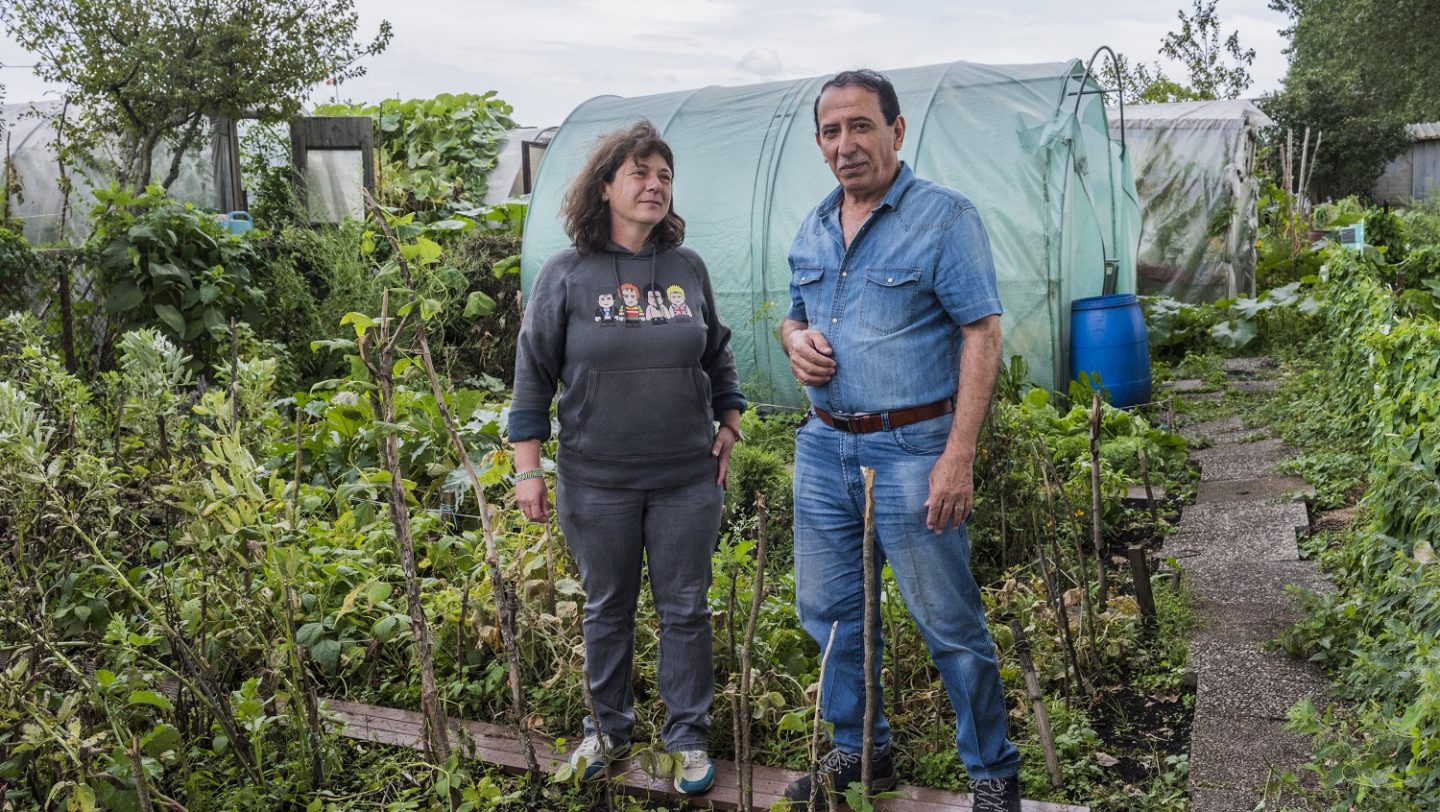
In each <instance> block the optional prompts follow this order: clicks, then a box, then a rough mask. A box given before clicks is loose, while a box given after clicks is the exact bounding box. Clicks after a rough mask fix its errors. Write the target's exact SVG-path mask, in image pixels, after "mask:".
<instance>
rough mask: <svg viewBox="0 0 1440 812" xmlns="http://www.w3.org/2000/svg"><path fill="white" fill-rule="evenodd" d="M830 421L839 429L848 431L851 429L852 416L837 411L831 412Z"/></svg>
mask: <svg viewBox="0 0 1440 812" xmlns="http://www.w3.org/2000/svg"><path fill="white" fill-rule="evenodd" d="M830 422H831V423H834V424H835V428H837V429H839V430H840V431H843V432H847V433H848V432H849V431H850V418H848V417H846V416H845V415H843V414H836V413H835V412H831V413H830Z"/></svg>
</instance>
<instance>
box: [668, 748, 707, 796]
mask: <svg viewBox="0 0 1440 812" xmlns="http://www.w3.org/2000/svg"><path fill="white" fill-rule="evenodd" d="M679 756H680V773H679V775H676V776H675V791H676V792H681V793H684V794H685V795H703V794H705V793H707V792H709V791H710V788H711V787H712V786H714V785H715V765H714V764H711V763H710V756H709V755H707V754H706V752H705V751H704V750H686V751H684V752H683V753H680V754H679Z"/></svg>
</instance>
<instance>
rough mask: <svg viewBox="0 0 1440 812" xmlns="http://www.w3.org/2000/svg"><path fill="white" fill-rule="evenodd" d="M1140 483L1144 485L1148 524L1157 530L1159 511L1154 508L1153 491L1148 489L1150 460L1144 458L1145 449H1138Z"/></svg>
mask: <svg viewBox="0 0 1440 812" xmlns="http://www.w3.org/2000/svg"><path fill="white" fill-rule="evenodd" d="M1140 481H1141V482H1144V483H1145V502H1146V503H1147V504H1148V505H1149V506H1150V522H1151V524H1154V525H1155V526H1156V527H1157V528H1158V527H1159V526H1160V511H1159V510H1157V509H1156V507H1155V490H1154V489H1153V488H1151V487H1150V460H1149V459H1148V458H1146V456H1145V449H1143V448H1142V449H1140Z"/></svg>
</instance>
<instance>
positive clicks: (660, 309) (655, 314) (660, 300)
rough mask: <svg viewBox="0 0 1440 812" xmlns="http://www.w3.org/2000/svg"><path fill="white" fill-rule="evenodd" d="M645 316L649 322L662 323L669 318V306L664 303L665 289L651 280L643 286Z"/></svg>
mask: <svg viewBox="0 0 1440 812" xmlns="http://www.w3.org/2000/svg"><path fill="white" fill-rule="evenodd" d="M645 318H647V319H649V320H650V323H651V324H664V323H665V322H667V321H669V320H670V307H669V306H668V305H666V304H665V290H664V289H663V288H661V287H660V286H659V285H657V284H655V283H654V282H651V283H650V284H648V285H646V286H645Z"/></svg>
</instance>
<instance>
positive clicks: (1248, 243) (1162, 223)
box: [1109, 99, 1274, 302]
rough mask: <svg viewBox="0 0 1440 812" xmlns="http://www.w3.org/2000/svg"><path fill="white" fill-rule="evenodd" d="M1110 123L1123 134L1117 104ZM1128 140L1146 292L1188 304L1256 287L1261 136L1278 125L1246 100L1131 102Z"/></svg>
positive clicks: (1245, 293)
mask: <svg viewBox="0 0 1440 812" xmlns="http://www.w3.org/2000/svg"><path fill="white" fill-rule="evenodd" d="M1109 112H1110V131H1111V134H1112V135H1115V136H1116V137H1118V136H1119V134H1120V120H1119V119H1120V115H1119V111H1118V110H1114V109H1112V110H1110V111H1109ZM1124 118H1125V130H1124V134H1125V143H1126V145H1127V147H1128V150H1129V154H1130V163H1131V166H1133V167H1134V169H1135V186H1136V189H1137V191H1138V192H1139V194H1140V203H1141V205H1142V206H1143V207H1144V211H1145V216H1144V224H1145V225H1144V228H1143V229H1142V230H1141V233H1140V256H1139V261H1138V277H1139V278H1138V280H1137V284H1138V286H1139V289H1140V293H1144V294H1160V295H1165V296H1172V297H1174V298H1176V299H1180V300H1181V301H1185V302H1213V301H1216V300H1219V299H1230V298H1234V297H1236V296H1253V295H1254V294H1255V236H1256V231H1257V226H1258V223H1257V219H1256V211H1255V205H1256V200H1257V198H1258V197H1259V184H1258V183H1257V182H1256V180H1255V176H1254V165H1255V143H1256V139H1257V137H1258V131H1259V128H1261V127H1268V126H1271V125H1273V124H1274V122H1273V121H1271V120H1270V118H1269V117H1268V116H1266V115H1265V114H1264V113H1263V112H1261V111H1260V108H1258V107H1256V106H1255V105H1254V104H1253V103H1251V102H1249V101H1246V100H1244V99H1220V100H1216V101H1200V102H1177V103H1174V104H1143V105H1133V106H1130V107H1126V108H1125V111H1124Z"/></svg>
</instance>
